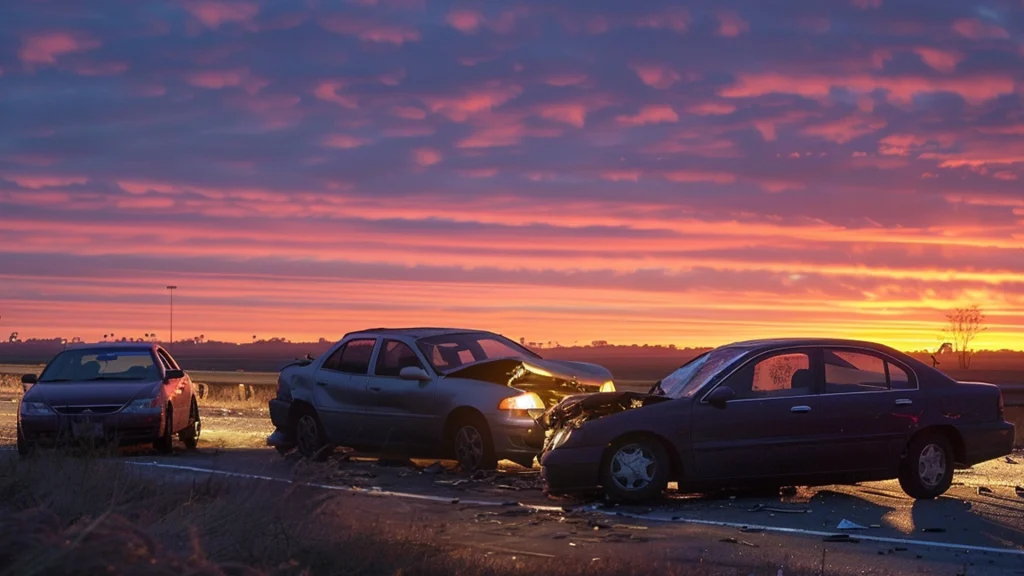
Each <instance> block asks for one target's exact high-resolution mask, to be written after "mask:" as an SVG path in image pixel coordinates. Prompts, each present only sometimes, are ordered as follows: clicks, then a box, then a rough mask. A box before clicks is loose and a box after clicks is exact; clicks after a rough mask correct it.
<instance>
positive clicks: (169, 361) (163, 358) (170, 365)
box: [156, 350, 180, 370]
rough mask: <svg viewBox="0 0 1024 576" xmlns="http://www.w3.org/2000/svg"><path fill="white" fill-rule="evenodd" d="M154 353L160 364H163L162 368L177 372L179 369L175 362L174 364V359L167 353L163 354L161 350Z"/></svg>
mask: <svg viewBox="0 0 1024 576" xmlns="http://www.w3.org/2000/svg"><path fill="white" fill-rule="evenodd" d="M156 353H157V356H159V357H160V362H162V363H163V364H164V367H165V368H166V369H168V370H179V369H180V368H179V367H178V364H177V362H175V361H174V359H173V358H171V355H170V354H168V353H167V352H165V351H163V350H157V351H156Z"/></svg>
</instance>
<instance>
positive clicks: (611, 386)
mask: <svg viewBox="0 0 1024 576" xmlns="http://www.w3.org/2000/svg"><path fill="white" fill-rule="evenodd" d="M601 392H615V382H612V381H611V380H609V381H607V382H605V383H604V384H601Z"/></svg>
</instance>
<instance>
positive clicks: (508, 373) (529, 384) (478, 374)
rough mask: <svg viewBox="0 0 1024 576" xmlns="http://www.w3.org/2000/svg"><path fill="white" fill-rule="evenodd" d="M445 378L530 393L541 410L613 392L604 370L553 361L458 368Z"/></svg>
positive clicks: (498, 362) (512, 360) (501, 361)
mask: <svg viewBox="0 0 1024 576" xmlns="http://www.w3.org/2000/svg"><path fill="white" fill-rule="evenodd" d="M445 377H446V378H466V379H470V380H480V381H483V382H493V383H494V384H500V385H503V386H508V387H509V388H515V389H516V390H521V391H523V392H527V393H533V394H535V395H536V396H537V397H538V398H539V399H540V401H541V404H542V406H540V407H539V408H540V409H541V410H543V409H547V408H550V407H553V406H555V405H557V404H558V403H559V402H561V401H562V400H564V399H566V398H568V397H570V396H574V395H579V394H592V393H597V392H604V391H611V390H615V384H614V382H613V381H612V375H611V372H609V371H608V370H607V369H606V368H604V367H602V366H598V365H596V364H584V363H580V362H559V361H555V360H541V359H537V360H530V361H525V360H520V359H517V358H503V359H498V360H489V361H485V362H478V363H475V364H471V365H469V366H466V367H463V368H459V369H457V370H454V371H452V372H449V373H447V374H445ZM539 415H540V414H539V413H538V414H536V415H533V416H534V417H536V416H539Z"/></svg>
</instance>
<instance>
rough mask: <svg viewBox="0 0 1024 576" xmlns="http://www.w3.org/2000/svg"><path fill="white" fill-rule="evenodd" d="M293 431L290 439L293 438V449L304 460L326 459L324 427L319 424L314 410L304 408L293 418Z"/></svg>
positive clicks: (318, 418)
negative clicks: (296, 450)
mask: <svg viewBox="0 0 1024 576" xmlns="http://www.w3.org/2000/svg"><path fill="white" fill-rule="evenodd" d="M294 426H295V429H294V432H293V433H292V437H293V438H295V448H296V449H298V451H299V453H300V454H302V455H303V456H304V457H305V458H309V459H311V460H318V461H319V460H324V459H326V457H327V452H328V450H327V436H326V435H324V426H323V424H321V423H320V417H319V416H317V413H316V410H314V409H312V408H304V409H303V410H301V411H300V412H299V413H298V414H297V415H296V417H295V425H294Z"/></svg>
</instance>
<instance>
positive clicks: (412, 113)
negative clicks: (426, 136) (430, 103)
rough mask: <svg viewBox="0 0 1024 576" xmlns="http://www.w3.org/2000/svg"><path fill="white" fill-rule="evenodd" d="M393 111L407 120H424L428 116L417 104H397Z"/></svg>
mask: <svg viewBox="0 0 1024 576" xmlns="http://www.w3.org/2000/svg"><path fill="white" fill-rule="evenodd" d="M391 113H392V114H394V115H395V116H398V117H399V118H405V119H406V120H423V119H424V118H426V117H427V113H426V112H424V111H423V110H421V109H419V108H417V107H415V106H395V107H394V108H392V109H391Z"/></svg>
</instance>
